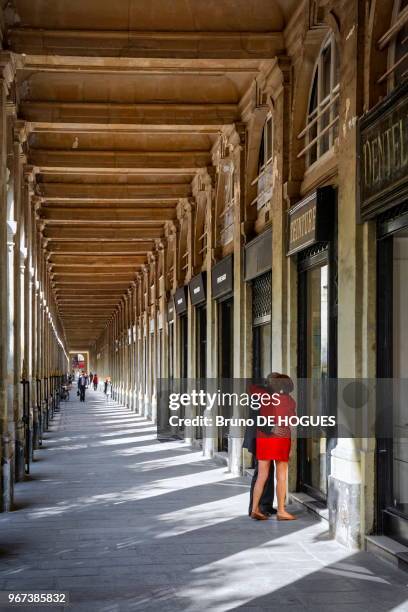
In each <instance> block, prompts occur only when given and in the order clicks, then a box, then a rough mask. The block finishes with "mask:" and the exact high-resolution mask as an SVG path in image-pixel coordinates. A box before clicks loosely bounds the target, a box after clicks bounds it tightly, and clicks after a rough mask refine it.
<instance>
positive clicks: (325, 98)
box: [298, 34, 340, 166]
mask: <svg viewBox="0 0 408 612" xmlns="http://www.w3.org/2000/svg"><path fill="white" fill-rule="evenodd" d="M339 95H340V75H339V57H338V49H337V45H336V41H335V39H334V36H333V34H331V35H330V36H329V37H328V38H327V39H326V40H325V42H324V43H323V45H322V47H321V50H320V53H319V57H318V60H317V62H316V67H315V71H314V75H313V80H312V86H311V89H310V96H309V106H308V113H307V121H306V126H305V128H304V129H303V130H302V132H301V133H300V134H299V135H298V138H299V139H302V138H305V139H306V146H305V147H304V148H303V150H302V151H301V152H300V153H299V155H298V157H303V156H304V155H306V162H307V165H308V166H311V165H312V164H314V163H315V162H316V161H317V160H318V159H319V158H320V157H321V156H322V155H324V154H325V153H327V151H329V150H330V149H331V148H332V147H333V145H334V142H335V139H336V138H337V133H338V122H339Z"/></svg>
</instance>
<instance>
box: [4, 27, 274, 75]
mask: <svg viewBox="0 0 408 612" xmlns="http://www.w3.org/2000/svg"><path fill="white" fill-rule="evenodd" d="M7 37H8V41H9V45H10V47H11V50H12V51H15V52H17V53H26V54H28V53H29V54H37V55H43V54H44V55H69V56H81V59H83V58H84V56H95V55H97V56H102V57H103V56H107V57H109V58H114V57H127V58H141V59H142V60H145V59H148V58H155V59H156V58H166V60H167V58H171V59H178V58H180V59H182V60H186V59H188V60H190V62H191V61H192V62H194V60H197V59H210V60H212V59H223V58H227V59H235V60H246V59H251V60H254V59H258V60H259V59H269V58H272V57H274V56H275V55H277V54H278V53H282V52H283V51H284V48H285V44H284V37H283V33H282V32H276V31H269V32H250V31H248V32H245V31H243V32H231V31H226V32H222V31H220V32H184V31H180V32H169V31H156V32H155V31H149V32H143V31H138V30H116V31H111V30H109V31H107V30H73V29H71V30H70V29H66V30H53V29H42V28H41V29H39V28H27V27H26V28H10V29H9V30H8V32H7ZM38 64H39V61H38V60H37V63H36V62H35V60H33V58H28V60H26V66H27V67H31V68H37V69H38ZM42 64H43V65H44V62H43V63H42ZM48 65H50V64H48ZM88 65H89V64H88Z"/></svg>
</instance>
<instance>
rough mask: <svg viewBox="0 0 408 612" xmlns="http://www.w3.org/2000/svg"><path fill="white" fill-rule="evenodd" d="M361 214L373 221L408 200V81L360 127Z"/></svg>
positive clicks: (364, 119) (362, 217) (365, 119)
mask: <svg viewBox="0 0 408 612" xmlns="http://www.w3.org/2000/svg"><path fill="white" fill-rule="evenodd" d="M358 127H359V130H358V131H359V139H358V143H359V144H358V149H359V151H358V155H359V213H360V220H361V221H365V220H366V219H370V218H372V217H374V216H376V215H378V214H379V213H381V212H383V211H384V210H386V209H388V208H391V207H392V206H395V205H397V204H400V203H402V202H405V201H406V200H407V198H408V82H406V81H405V82H404V83H402V84H401V85H400V86H399V87H398V88H397V89H395V90H394V91H393V92H392V93H391V94H390V95H389V96H387V97H386V98H385V99H384V100H383V101H382V102H380V103H379V104H377V106H375V107H374V108H373V110H372V111H371V112H369V113H367V114H366V115H364V116H363V117H362V118H361V119H360V121H359V124H358Z"/></svg>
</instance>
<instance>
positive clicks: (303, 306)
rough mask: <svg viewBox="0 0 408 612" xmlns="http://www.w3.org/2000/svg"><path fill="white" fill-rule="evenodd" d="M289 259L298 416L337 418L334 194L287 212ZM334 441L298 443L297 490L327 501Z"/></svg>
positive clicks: (326, 192)
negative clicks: (332, 388) (294, 272)
mask: <svg viewBox="0 0 408 612" xmlns="http://www.w3.org/2000/svg"><path fill="white" fill-rule="evenodd" d="M288 217H289V218H288V231H289V236H288V256H290V257H296V258H297V267H298V347H297V348H298V363H297V371H298V383H299V384H298V413H299V414H304V415H308V416H312V415H313V416H314V415H316V416H320V415H327V414H333V413H334V411H335V407H334V406H333V402H329V401H328V397H327V389H328V384H329V380H330V379H334V378H336V376H337V282H336V280H337V279H336V277H337V255H336V251H337V248H336V192H335V190H334V189H333V188H332V187H323V188H319V189H317V190H316V191H315V192H313V193H312V194H310V195H309V196H307V197H306V198H304V199H303V200H302V201H300V202H299V203H297V204H296V205H294V206H293V207H291V208H290V209H289V211H288ZM334 442H335V441H334V439H327V438H325V437H324V438H322V437H320V436H319V435H318V434H316V436H314V437H310V438H307V439H306V438H299V439H298V455H297V456H298V469H297V475H298V485H297V487H298V490H300V491H304V492H306V493H308V494H309V495H311V496H312V497H315V498H317V499H319V500H321V501H323V502H326V501H327V495H328V477H329V475H330V455H331V449H332V448H333V445H334Z"/></svg>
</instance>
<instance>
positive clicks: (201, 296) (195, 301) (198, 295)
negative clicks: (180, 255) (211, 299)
mask: <svg viewBox="0 0 408 612" xmlns="http://www.w3.org/2000/svg"><path fill="white" fill-rule="evenodd" d="M188 288H189V291H190V300H191V303H192V305H193V306H198V305H199V304H202V303H203V302H205V298H206V291H205V288H206V273H205V272H200V274H197V275H196V276H193V278H192V279H191V281H190V283H189V285H188Z"/></svg>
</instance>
